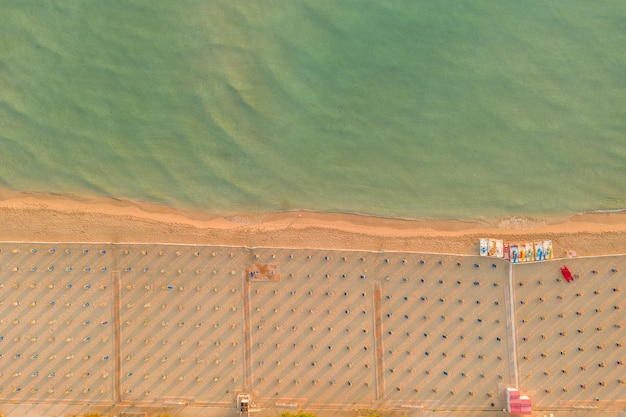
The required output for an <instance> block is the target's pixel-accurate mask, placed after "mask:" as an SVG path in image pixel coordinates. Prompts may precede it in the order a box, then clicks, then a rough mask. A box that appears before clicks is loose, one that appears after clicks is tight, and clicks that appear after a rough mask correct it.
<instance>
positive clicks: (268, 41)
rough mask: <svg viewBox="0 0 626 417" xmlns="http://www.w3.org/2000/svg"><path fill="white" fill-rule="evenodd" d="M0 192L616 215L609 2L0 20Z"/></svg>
mask: <svg viewBox="0 0 626 417" xmlns="http://www.w3.org/2000/svg"><path fill="white" fill-rule="evenodd" d="M0 27H1V28H2V30H0V188H4V189H12V190H21V191H32V192H43V193H61V194H70V195H86V196H109V197H116V198H123V199H132V200H140V201H148V202H155V203H160V204H166V205H170V206H175V207H182V208H196V209H203V210H206V211H210V212H215V213H229V212H240V211H260V212H266V211H277V210H292V209H309V210H316V211H333V212H335V211H336V212H360V213H367V214H373V215H380V216H390V217H410V218H459V219H476V218H480V217H487V218H490V217H498V216H513V215H547V214H569V213H574V212H580V211H591V210H606V209H622V208H625V207H626V47H625V45H626V29H625V28H626V4H625V3H624V2H623V1H622V0H607V1H602V2H590V1H588V0H568V1H560V2H543V1H526V2H519V1H499V2H493V1H472V2H459V1H442V0H432V1H416V0H406V1H401V0H398V1H378V0H376V1H374V0H369V1H368V0H363V1H349V0H301V1H297V0H296V1H287V0H286V1H270V0H265V1H263V0H261V1H232V0H211V1H206V0H198V1H192V0H184V1H159V2H154V1H147V0H146V1H119V2H102V1H84V2H78V1H74V2H68V1H56V2H54V1H50V2H38V1H4V2H2V3H0Z"/></svg>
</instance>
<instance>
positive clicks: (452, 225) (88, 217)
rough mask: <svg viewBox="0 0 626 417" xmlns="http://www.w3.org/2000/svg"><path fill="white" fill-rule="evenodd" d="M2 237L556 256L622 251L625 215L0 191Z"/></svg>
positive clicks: (625, 244)
mask: <svg viewBox="0 0 626 417" xmlns="http://www.w3.org/2000/svg"><path fill="white" fill-rule="evenodd" d="M0 224H2V230H0V240H3V241H62V242H71V241H74V242H143V243H155V242H161V243H187V244H207V245H230V246H246V247H263V246H266V247H293V248H318V249H354V250H375V251H415V252H425V253H454V254H468V255H473V254H477V253H478V239H479V238H480V237H491V238H500V239H505V240H510V241H515V240H519V241H534V240H545V239H551V240H552V241H553V243H554V247H555V255H556V257H565V256H566V253H567V251H569V250H574V251H576V253H577V254H578V256H590V255H612V254H623V253H624V252H626V213H624V212H617V213H590V214H577V215H573V216H564V217H554V218H523V217H514V218H506V219H496V220H488V221H487V220H485V221H477V222H463V221H454V220H422V221H420V220H399V219H385V218H376V217H368V216H362V215H355V214H333V213H313V212H305V211H301V212H284V213H265V214H259V213H254V214H249V213H239V214H232V215H228V216H224V215H214V214H209V213H202V212H192V211H180V210H175V209H172V208H169V207H164V206H158V205H154V204H147V203H135V202H130V201H121V200H114V199H106V198H99V199H75V198H68V197H63V196H53V195H39V194H24V193H16V192H3V193H0Z"/></svg>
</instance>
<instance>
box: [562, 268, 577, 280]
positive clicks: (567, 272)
mask: <svg viewBox="0 0 626 417" xmlns="http://www.w3.org/2000/svg"><path fill="white" fill-rule="evenodd" d="M561 274H563V278H565V281H567V282H570V281H574V277H573V276H572V273H571V272H570V270H569V269H568V268H567V267H566V266H562V267H561Z"/></svg>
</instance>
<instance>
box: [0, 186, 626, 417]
mask: <svg viewBox="0 0 626 417" xmlns="http://www.w3.org/2000/svg"><path fill="white" fill-rule="evenodd" d="M2 197H3V198H2V200H1V201H0V219H1V222H2V223H1V224H2V225H3V227H2V230H1V231H0V241H2V244H0V246H1V247H0V261H1V262H0V263H1V264H2V266H1V267H0V278H1V281H2V283H3V285H2V286H0V293H1V294H0V295H1V297H0V298H1V299H2V304H1V307H0V311H2V315H3V318H4V319H3V321H2V322H3V323H6V325H5V326H2V330H3V334H2V335H1V336H2V340H3V341H4V342H5V352H3V353H4V357H5V358H6V359H7V367H6V369H5V374H6V375H11V379H10V381H9V382H10V383H9V385H7V387H4V388H2V389H0V412H1V413H2V414H4V415H11V416H12V415H21V416H23V415H29V416H30V415H40V414H37V413H40V411H41V410H45V411H47V410H48V409H49V407H54V406H56V405H58V404H59V403H60V402H63V401H70V400H71V401H72V402H73V404H74V405H73V406H72V407H73V408H72V410H71V411H72V412H73V413H74V414H75V413H77V412H86V411H90V410H92V409H93V407H96V410H98V411H101V412H103V413H105V414H107V415H108V414H110V413H112V411H113V408H115V407H125V409H126V410H130V411H132V410H136V411H138V412H142V413H143V412H146V411H148V412H151V413H156V412H157V411H159V407H164V408H161V410H164V409H167V410H169V411H171V410H173V409H172V407H179V406H177V405H176V404H179V403H180V404H182V403H184V404H186V405H187V406H186V407H184V408H182V409H180V410H179V411H180V413H179V414H176V415H180V416H198V417H199V416H205V415H213V414H211V413H218V414H219V412H223V411H225V410H230V412H231V413H233V414H235V411H236V409H235V408H234V403H235V398H236V397H235V395H236V393H239V392H242V391H243V392H249V393H251V394H252V395H253V397H254V401H255V402H256V405H257V406H259V407H260V409H261V411H262V412H261V413H260V414H259V415H263V416H265V415H275V413H276V411H277V410H279V411H280V410H292V409H294V407H295V408H304V409H311V410H316V411H317V412H321V413H322V414H323V415H354V410H366V409H384V410H396V411H397V410H401V411H402V414H403V415H411V416H415V417H417V416H421V415H424V414H423V413H426V412H427V411H429V410H430V411H432V410H439V411H446V412H450V413H451V414H450V415H454V414H453V413H455V412H459V411H461V412H464V413H466V414H465V415H476V416H482V415H500V414H499V413H500V412H499V411H497V413H498V414H490V412H496V410H502V408H503V407H505V403H506V401H505V399H504V397H503V395H504V390H505V389H506V388H508V387H517V388H519V389H520V390H521V391H522V393H524V394H527V395H529V396H530V397H531V398H532V400H533V404H534V406H533V407H534V408H535V409H536V410H538V412H539V414H541V413H542V412H543V413H544V414H545V413H546V412H554V411H559V414H558V415H559V416H560V415H573V414H567V413H571V412H572V411H576V410H579V409H581V407H583V408H584V409H585V410H587V411H589V410H592V409H593V410H596V411H599V412H602V413H607V414H605V415H616V414H615V413H617V412H619V410H621V409H622V408H623V407H624V404H625V403H624V396H623V392H624V386H626V385H625V384H626V381H624V380H623V378H622V376H621V375H622V372H621V371H622V366H623V363H624V357H623V349H622V348H623V344H624V341H623V332H621V331H620V330H617V331H615V329H622V328H623V322H624V309H623V308H622V306H621V305H620V304H619V303H620V292H621V283H622V282H623V277H624V270H625V268H624V267H623V261H624V256H602V257H600V258H597V257H593V256H592V255H619V254H622V255H623V252H624V248H625V247H626V245H625V244H624V243H625V242H626V216H625V215H624V214H623V213H605V214H585V215H577V216H572V217H569V218H564V219H522V218H514V219H502V220H499V221H494V222H491V223H489V222H475V223H466V222H455V221H407V220H390V219H378V218H371V217H365V216H358V215H343V214H319V213H309V212H289V213H276V214H265V215H259V214H254V215H251V214H237V215H231V216H217V215H208V214H203V213H192V212H179V211H176V210H173V209H170V208H166V207H159V206H155V205H147V204H135V203H130V202H124V201H115V200H105V199H100V200H78V199H70V198H66V197H59V196H39V195H27V194H12V195H10V196H7V195H6V194H5V195H2ZM480 237H493V238H503V239H507V240H519V241H526V240H528V241H533V240H537V239H551V240H552V241H553V243H554V247H555V248H556V254H555V255H556V257H557V258H559V257H564V256H565V255H566V252H567V251H568V250H575V251H576V252H577V254H578V256H579V259H571V260H568V261H567V264H568V265H569V267H570V268H571V269H572V271H573V273H574V274H575V277H576V279H575V280H574V282H573V283H569V284H567V283H564V282H563V280H562V279H561V278H560V273H559V271H558V266H559V265H560V264H562V261H560V260H555V261H547V262H536V263H530V264H520V265H514V264H509V263H508V262H505V261H503V260H498V259H493V258H483V257H480V256H477V255H478V239H479V238H480ZM20 242H22V243H20ZM36 242H40V243H36ZM51 242H52V243H51ZM89 242H91V243H89ZM229 246H230V247H229ZM467 255H474V256H467ZM586 256H592V257H586ZM9 284H10V285H9ZM42 291H43V293H42ZM42 294H45V296H44V297H43V298H42ZM565 300H567V301H565ZM566 315H567V316H568V320H563V318H564V317H565V316H566ZM585 330H586V331H587V333H586V334H589V333H593V334H594V338H593V339H589V338H588V337H586V335H583V332H585ZM605 330H606V331H605ZM42 335H48V336H47V338H46V337H43V336H42ZM529 342H530V343H529ZM600 351H602V357H601V358H600V357H599V356H598V353H599V352H600ZM346 352H349V354H346ZM568 353H569V354H568ZM22 357H30V358H31V359H32V361H30V362H28V363H27V365H24V363H25V362H23V360H22ZM39 358H47V360H46V361H42V362H40V361H38V359H39ZM59 358H65V360H63V361H61V360H59ZM548 358H549V359H548ZM605 365H606V366H605ZM609 365H611V366H609ZM24 366H26V367H24ZM587 369H589V371H587ZM40 374H41V375H44V374H47V375H48V378H45V379H38V378H37V376H39V375H40ZM56 375H59V376H61V375H63V380H62V383H60V384H59V383H58V382H57V380H55V379H54V378H56ZM59 381H60V380H59ZM208 388H210V389H208ZM16 401H18V402H19V403H20V406H19V407H17V408H15V409H12V408H11V407H12V406H11V405H10V404H13V403H15V402H16ZM30 404H39V405H38V406H37V407H39V408H33V409H32V410H30V409H28V410H27V411H25V408H24V407H26V408H28V407H30ZM110 404H114V405H113V408H111V407H112V406H111V405H110ZM159 404H160V405H159ZM46 407H48V408H46ZM155 407H156V408H155ZM585 407H587V408H585ZM324 410H326V411H324ZM468 412H470V414H467V413H468ZM324 413H326V414H324ZM341 413H343V414H341ZM561 413H562V414H561ZM610 413H613V414H610ZM539 414H537V415H539ZM502 415H504V414H502ZM555 415H557V414H555Z"/></svg>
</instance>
